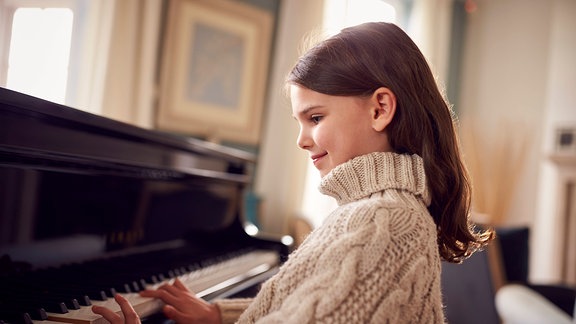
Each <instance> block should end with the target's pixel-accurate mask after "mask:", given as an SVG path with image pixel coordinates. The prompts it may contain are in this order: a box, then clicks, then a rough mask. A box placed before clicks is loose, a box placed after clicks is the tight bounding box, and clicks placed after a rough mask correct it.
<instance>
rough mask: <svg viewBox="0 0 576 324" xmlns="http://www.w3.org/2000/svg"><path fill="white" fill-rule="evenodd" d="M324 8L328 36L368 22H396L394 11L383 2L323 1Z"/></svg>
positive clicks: (367, 0) (391, 6) (389, 5)
mask: <svg viewBox="0 0 576 324" xmlns="http://www.w3.org/2000/svg"><path fill="white" fill-rule="evenodd" d="M324 8H325V9H324V27H325V28H324V29H325V30H326V33H327V34H328V35H333V34H336V33H338V32H339V31H340V30H341V29H342V28H345V27H350V26H354V25H358V24H362V23H365V22H369V21H384V22H392V23H393V22H396V14H397V13H396V9H395V8H394V6H393V5H391V4H389V3H387V2H385V1H383V0H325V7H324Z"/></svg>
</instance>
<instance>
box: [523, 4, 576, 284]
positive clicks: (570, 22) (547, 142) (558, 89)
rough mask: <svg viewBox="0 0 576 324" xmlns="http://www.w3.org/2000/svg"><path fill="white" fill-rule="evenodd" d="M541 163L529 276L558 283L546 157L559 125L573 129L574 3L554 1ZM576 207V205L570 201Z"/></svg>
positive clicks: (555, 186) (556, 206) (559, 230)
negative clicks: (530, 274) (530, 273)
mask: <svg viewBox="0 0 576 324" xmlns="http://www.w3.org/2000/svg"><path fill="white" fill-rule="evenodd" d="M549 51H550V52H549V53H550V54H549V56H548V62H547V63H548V64H547V66H548V71H547V72H548V73H547V77H548V82H547V86H546V89H544V90H545V91H546V92H545V105H544V110H545V112H544V120H543V121H542V129H543V131H544V134H543V136H542V143H541V150H540V152H541V154H540V156H539V162H540V169H539V171H540V177H539V180H540V182H539V187H538V188H537V192H538V206H537V207H538V209H537V210H536V212H537V214H536V216H535V219H534V228H533V233H534V234H535V238H534V240H533V241H532V243H533V244H532V247H533V254H532V264H531V269H532V278H533V280H535V281H541V282H550V281H552V282H553V281H556V280H558V278H560V276H561V267H560V265H561V264H562V260H561V258H562V251H561V248H562V246H563V242H562V241H561V240H563V239H565V238H564V237H563V235H561V234H563V232H564V228H563V226H565V224H564V225H563V224H562V223H561V218H562V216H563V215H562V211H561V209H560V205H561V203H559V202H560V201H561V199H558V198H560V197H559V196H560V195H562V192H561V191H560V190H559V186H560V184H559V183H558V182H559V178H558V169H557V166H556V165H555V164H554V163H552V162H551V161H550V159H549V157H550V155H551V152H553V151H554V142H555V141H554V140H555V137H554V134H555V130H556V129H557V128H558V127H571V128H573V129H576V91H574V90H575V87H576V62H574V59H575V58H576V1H573V0H556V1H555V2H554V6H553V8H552V17H551V30H550V43H549ZM573 203H576V202H573Z"/></svg>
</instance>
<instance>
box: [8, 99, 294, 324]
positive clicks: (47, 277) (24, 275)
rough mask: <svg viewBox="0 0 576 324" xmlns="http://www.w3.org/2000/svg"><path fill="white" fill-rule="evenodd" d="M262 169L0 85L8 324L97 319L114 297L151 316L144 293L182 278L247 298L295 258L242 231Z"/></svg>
mask: <svg viewBox="0 0 576 324" xmlns="http://www.w3.org/2000/svg"><path fill="white" fill-rule="evenodd" d="M254 162H255V158H254V156H252V155H251V154H249V153H246V152H243V151H239V150H234V149H230V148H226V147H222V146H218V145H214V144H211V143H207V142H204V141H201V140H196V139H191V138H187V137H183V136H178V135H174V134H165V133H161V132H157V131H151V130H145V129H141V128H138V127H135V126H132V125H128V124H124V123H121V122H117V121H113V120H110V119H107V118H104V117H101V116H96V115H92V114H89V113H86V112H82V111H79V110H76V109H73V108H70V107H66V106H62V105H58V104H54V103H51V102H48V101H45V100H41V99H38V98H34V97H31V96H28V95H24V94H21V93H17V92H14V91H11V90H7V89H2V88H0V287H2V288H1V290H0V323H32V322H38V323H44V324H48V323H51V322H58V323H62V322H73V323H99V322H100V321H101V320H102V319H101V318H99V316H97V315H95V314H93V313H92V312H91V310H90V307H91V305H93V304H104V305H107V306H109V307H112V308H113V309H116V310H118V306H117V305H116V304H115V302H114V301H113V299H112V298H111V297H112V296H113V294H114V293H121V294H123V295H125V296H127V298H129V299H130V300H131V301H132V302H133V303H135V305H136V309H137V311H138V312H139V314H140V315H141V317H143V318H149V320H148V321H152V319H153V318H154V315H156V314H158V312H159V311H160V308H161V307H162V304H161V302H160V301H158V300H150V299H146V298H142V297H140V296H139V295H138V291H140V290H142V289H145V288H155V287H158V286H159V285H161V284H164V283H169V282H171V281H172V280H174V279H175V278H179V279H180V280H182V281H183V282H185V283H186V285H187V286H189V287H190V288H191V289H192V290H193V291H194V292H196V293H197V294H198V295H199V296H200V297H202V298H205V299H206V300H212V299H215V298H222V297H229V296H235V295H241V296H246V295H253V294H254V291H255V290H257V288H258V285H259V284H260V283H261V282H262V281H264V280H266V279H267V278H269V277H270V276H272V275H273V274H274V273H276V271H277V269H278V267H279V266H280V264H281V263H282V262H283V260H284V258H285V256H286V255H287V253H288V251H289V249H290V246H289V245H287V244H283V243H282V241H281V240H280V239H276V238H275V237H271V236H268V237H267V238H262V237H259V236H256V235H248V234H247V233H246V231H245V228H246V227H247V226H250V227H254V226H255V224H250V223H249V222H247V217H246V216H245V215H244V210H245V208H244V195H245V194H246V190H247V189H248V188H249V187H250V184H251V181H252V177H253V175H252V172H253V169H254ZM149 316H150V317H149Z"/></svg>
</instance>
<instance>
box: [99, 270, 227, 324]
mask: <svg viewBox="0 0 576 324" xmlns="http://www.w3.org/2000/svg"><path fill="white" fill-rule="evenodd" d="M140 296H142V297H152V298H159V299H161V300H162V301H164V303H166V305H165V306H164V308H163V311H164V315H166V317H168V318H169V319H171V320H174V321H175V322H177V323H205V324H208V323H214V324H216V323H221V322H222V320H221V318H220V311H219V310H218V306H216V305H212V304H210V303H208V302H206V301H204V300H202V299H200V298H198V297H196V296H195V295H194V293H192V292H191V291H190V290H188V288H187V287H186V286H184V284H182V282H181V281H180V280H178V279H175V280H174V283H173V284H171V285H170V284H166V285H162V286H160V287H159V288H158V289H157V290H143V291H141V292H140ZM114 299H115V300H116V302H117V303H118V304H119V305H120V309H121V310H122V313H123V314H124V317H122V316H121V315H118V314H116V313H114V312H113V311H111V310H110V309H108V308H106V307H102V306H96V305H94V306H92V311H93V312H94V313H96V314H99V315H101V316H102V317H104V318H105V319H106V320H107V321H109V322H110V323H112V324H123V323H125V324H140V318H139V317H138V314H136V311H134V308H132V306H131V305H130V303H129V302H128V300H126V298H124V297H122V296H121V295H116V296H114Z"/></svg>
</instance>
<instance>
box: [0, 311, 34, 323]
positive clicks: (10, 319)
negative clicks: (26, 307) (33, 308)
mask: <svg viewBox="0 0 576 324" xmlns="http://www.w3.org/2000/svg"><path fill="white" fill-rule="evenodd" d="M2 321H5V323H10V324H33V323H34V322H33V321H32V317H31V316H30V314H29V313H21V312H18V311H10V310H0V322H2Z"/></svg>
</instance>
